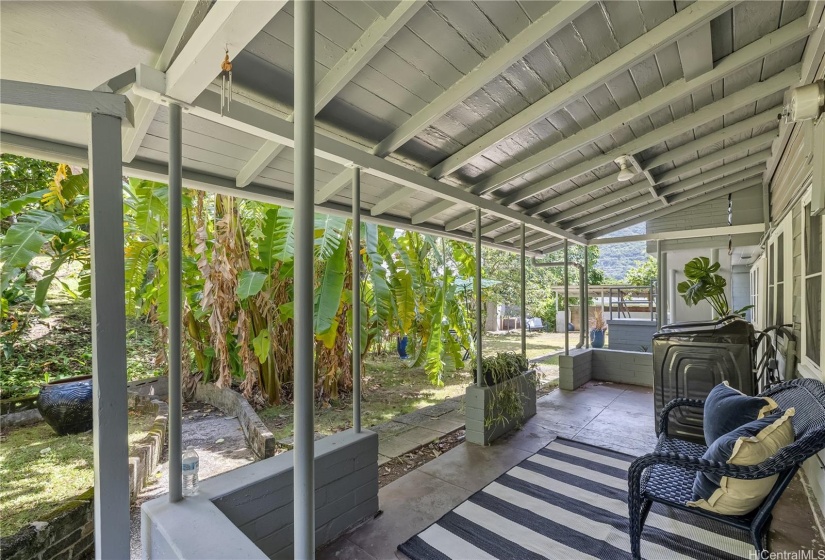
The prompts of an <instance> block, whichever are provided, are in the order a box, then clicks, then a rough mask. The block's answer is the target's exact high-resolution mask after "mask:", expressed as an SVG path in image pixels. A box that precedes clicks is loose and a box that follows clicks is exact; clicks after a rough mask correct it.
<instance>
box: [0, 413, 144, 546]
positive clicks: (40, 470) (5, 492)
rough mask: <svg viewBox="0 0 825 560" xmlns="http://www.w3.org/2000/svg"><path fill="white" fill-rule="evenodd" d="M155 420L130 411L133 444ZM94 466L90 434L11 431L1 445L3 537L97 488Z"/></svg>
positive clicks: (41, 428) (40, 428)
mask: <svg viewBox="0 0 825 560" xmlns="http://www.w3.org/2000/svg"><path fill="white" fill-rule="evenodd" d="M154 421H155V416H154V415H153V414H137V413H133V412H130V413H129V444H130V445H131V444H132V443H134V442H136V441H138V440H140V439H142V438H143V437H145V436H146V434H147V433H148V432H149V430H150V429H151V428H152V425H153V423H154ZM93 465H94V456H93V451H92V433H91V432H87V433H83V434H73V435H67V436H58V435H57V434H55V433H54V431H53V430H52V429H51V428H50V427H49V426H48V425H46V424H45V423H40V424H36V425H34V426H28V427H22V428H16V429H13V430H11V431H9V432H8V433H7V434H6V435H5V437H4V438H3V439H2V442H0V519H2V524H0V535H2V536H3V537H6V536H9V535H13V534H14V533H16V532H17V531H18V530H20V529H21V528H22V527H23V526H25V525H27V524H28V523H31V522H32V521H38V520H41V519H42V518H43V517H44V516H45V515H47V514H48V513H49V512H50V511H52V510H53V509H55V508H56V507H58V506H59V505H60V504H61V503H62V502H63V501H64V500H67V499H70V498H73V497H75V496H77V495H79V494H81V493H83V492H85V491H86V490H88V489H89V488H90V487H92V486H94V470H93ZM124 468H125V467H124Z"/></svg>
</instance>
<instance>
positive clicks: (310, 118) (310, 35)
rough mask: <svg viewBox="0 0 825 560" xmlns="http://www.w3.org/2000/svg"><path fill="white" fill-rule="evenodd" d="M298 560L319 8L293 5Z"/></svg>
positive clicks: (308, 519) (310, 514) (304, 477)
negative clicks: (316, 44) (316, 42)
mask: <svg viewBox="0 0 825 560" xmlns="http://www.w3.org/2000/svg"><path fill="white" fill-rule="evenodd" d="M294 12H295V16H294V17H295V23H294V24H295V48H294V56H295V62H294V68H295V94H294V99H295V111H294V115H295V152H294V160H295V273H294V282H295V288H294V290H295V319H294V323H295V327H294V333H295V334H294V336H295V341H294V345H295V350H294V373H293V375H294V376H295V389H294V390H295V397H294V398H295V404H294V407H295V448H294V473H295V474H294V484H295V488H294V495H293V517H294V540H293V542H294V545H295V546H294V557H295V558H297V559H299V560H310V559H312V558H315V441H314V432H315V417H314V406H313V398H314V395H313V394H314V390H313V389H314V380H315V352H314V350H315V340H314V339H315V336H314V332H313V301H314V293H313V283H314V281H315V277H314V276H315V274H314V270H313V268H314V267H313V244H314V228H315V224H314V221H315V220H314V217H315V216H314V214H315V209H314V206H315V200H314V199H315V161H314V159H315V155H314V152H315V136H314V135H315V122H314V121H315V107H314V101H313V100H314V99H315V2H313V1H310V0H298V1H297V2H295V7H294Z"/></svg>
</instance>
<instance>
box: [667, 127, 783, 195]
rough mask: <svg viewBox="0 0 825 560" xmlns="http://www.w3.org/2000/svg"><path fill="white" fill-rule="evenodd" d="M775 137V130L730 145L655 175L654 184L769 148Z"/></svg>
mask: <svg viewBox="0 0 825 560" xmlns="http://www.w3.org/2000/svg"><path fill="white" fill-rule="evenodd" d="M777 136H779V132H778V131H777V130H771V131H769V132H764V133H762V134H759V135H758V136H754V137H753V138H748V139H747V140H743V141H741V142H737V143H736V144H731V145H730V146H728V147H727V148H723V149H721V150H717V151H715V152H712V153H710V154H708V155H706V156H704V157H700V158H699V159H695V160H693V161H689V162H687V163H685V164H682V165H680V166H679V167H675V168H673V169H671V170H669V171H665V172H664V173H661V174H659V175H656V184H659V183H665V182H667V181H672V180H673V179H678V178H679V177H681V176H683V175H685V174H686V173H690V172H691V171H695V170H697V169H701V168H703V167H707V166H708V165H710V164H713V163H716V162H717V161H722V160H723V159H727V158H729V157H731V156H736V155H739V154H741V153H744V152H747V151H750V150H754V149H756V148H761V147H763V146H769V145H770V144H771V143H773V141H774V140H776V138H777Z"/></svg>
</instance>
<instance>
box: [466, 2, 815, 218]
mask: <svg viewBox="0 0 825 560" xmlns="http://www.w3.org/2000/svg"><path fill="white" fill-rule="evenodd" d="M809 33H810V29H809V28H808V26H807V22H806V21H805V20H804V18H799V19H797V20H795V21H793V22H792V23H790V24H788V25H786V26H784V27H781V28H780V29H778V30H777V31H774V32H772V33H769V34H767V35H765V36H763V37H762V38H760V39H758V40H756V41H754V42H753V43H750V44H749V45H747V46H745V47H743V48H741V49H739V50H738V51H735V52H733V53H732V54H730V55H728V56H727V57H725V58H724V59H722V60H721V61H719V63H718V64H717V65H716V67H715V68H714V69H713V70H711V71H710V72H706V73H704V74H702V75H701V76H699V77H697V78H695V79H693V80H690V81H685V80H684V79H680V80H677V81H675V82H673V83H671V84H669V85H667V86H665V87H664V88H662V89H660V90H658V91H657V92H655V93H653V94H652V95H649V96H647V97H645V98H644V99H641V100H640V101H638V102H636V103H633V104H632V105H629V106H627V107H625V108H623V109H620V110H619V111H617V112H615V113H613V114H612V115H610V116H608V117H607V118H605V119H602V120H601V121H599V122H598V123H596V124H594V125H592V126H590V127H588V128H586V129H584V130H582V131H580V132H578V133H576V134H574V135H572V136H569V137H567V138H565V139H564V140H561V141H559V142H556V143H555V144H553V145H551V146H549V147H547V148H545V149H543V150H539V151H538V152H536V153H534V154H532V155H530V156H529V157H527V158H525V159H523V160H521V161H520V162H518V163H516V164H514V165H511V166H510V167H507V168H505V169H502V170H500V171H498V172H496V173H494V174H492V175H491V176H489V177H487V178H486V179H484V180H482V181H479V182H478V183H476V184H475V185H473V186H472V187H471V189H470V192H472V193H474V194H484V193H488V192H491V191H494V190H496V189H498V188H499V187H500V186H502V185H504V184H506V183H508V182H509V181H511V180H513V179H514V178H516V177H519V176H521V175H523V174H525V173H527V172H529V171H532V170H534V169H536V168H537V167H540V166H542V165H544V164H546V163H547V162H548V161H553V160H554V159H556V158H559V157H562V156H565V155H567V154H569V153H571V152H572V151H574V150H577V149H579V148H581V147H583V146H585V145H587V144H589V143H591V142H594V141H596V140H598V139H599V138H601V137H603V136H605V135H606V134H609V133H611V132H613V131H614V130H615V129H617V128H620V127H622V126H624V125H625V124H627V123H628V122H630V121H633V120H635V119H638V118H640V117H643V116H647V115H650V114H651V113H653V112H655V111H658V110H660V109H662V108H664V107H667V106H669V105H670V104H672V103H674V102H676V101H678V100H679V99H682V98H684V97H686V96H688V95H691V94H692V93H694V92H696V91H697V90H700V89H702V88H704V87H707V86H708V85H710V84H712V83H714V82H716V81H717V80H719V79H721V78H724V77H726V76H728V75H730V74H732V73H734V72H736V71H738V70H740V69H741V68H743V67H745V66H747V65H748V64H751V63H753V62H756V61H758V60H761V59H762V58H764V57H765V56H767V55H769V54H771V53H772V52H775V51H776V50H779V49H781V48H783V47H785V46H787V45H789V44H792V43H794V42H795V41H798V40H799V39H802V38H804V37H805V36H807V35H808V34H809ZM780 76H781V77H780ZM774 79H776V81H773V80H774ZM798 80H799V65H795V66H794V67H793V68H790V69H787V70H785V71H784V72H781V73H780V74H778V75H777V76H774V77H773V78H770V79H769V80H766V81H765V82H762V84H775V83H777V82H783V83H784V85H783V86H782V87H781V88H777V89H775V90H774V91H771V92H768V93H766V94H765V95H768V94H770V93H774V92H775V91H777V90H778V89H785V88H787V87H788V86H789V85H791V84H792V83H795V82H797V81H798ZM762 84H757V85H756V86H752V87H757V86H759V85H762ZM748 89H750V88H748ZM737 93H740V92H737ZM734 95H736V94H734ZM730 97H733V95H732V96H730ZM726 99H727V98H726ZM726 99H723V100H722V101H725V100H726ZM728 110H729V111H730V110H732V108H730V107H729V108H728ZM680 120H681V119H680ZM654 132H655V131H654ZM625 148H626V147H625V146H620V147H619V148H617V151H624V153H628V152H631V150H626V149H625ZM611 153H612V152H611ZM620 155H621V154H620ZM595 159H599V158H594V160H595ZM605 163H607V162H603V163H602V165H604V164H605ZM557 175H561V174H557ZM574 176H575V175H574ZM569 178H571V177H568V179H569ZM552 186H553V185H548V182H547V180H542V181H539V182H537V183H534V184H532V185H528V186H526V187H522V188H519V189H516V190H515V191H513V192H511V193H509V194H508V195H507V196H505V197H504V198H503V199H502V204H505V205H511V204H515V203H518V202H520V201H522V200H524V199H526V198H529V197H531V196H534V195H536V194H538V193H540V192H542V191H544V190H547V189H548V188H551V187H552ZM465 218H466V217H465ZM465 223H467V222H465ZM462 225H463V224H462Z"/></svg>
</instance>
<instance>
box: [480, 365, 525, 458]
mask: <svg viewBox="0 0 825 560" xmlns="http://www.w3.org/2000/svg"><path fill="white" fill-rule="evenodd" d="M505 386H514V387H515V389H516V392H517V393H518V394H519V395H521V404H522V407H523V408H524V413H523V414H522V415H521V416H519V417H514V418H507V419H506V420H505V421H504V422H495V423H493V424H492V425H488V423H487V421H486V420H487V418H490V417H497V416H498V415H499V414H500V412H501V411H500V410H499V409H498V406H497V405H496V403H495V394H496V393H497V392H498V391H500V390H501V389H502V388H504V387H505ZM464 402H465V408H466V412H465V415H466V418H467V423H466V436H465V437H466V440H467V441H468V442H470V443H475V444H478V445H487V444H489V443H491V442H492V441H494V440H496V439H497V438H499V437H501V436H502V435H504V434H506V433H507V432H509V431H510V430H512V429H513V428H516V427H518V426H520V425H521V424H523V423H524V421H525V420H527V419H528V418H530V417H532V416H535V415H536V370H534V369H531V370H528V371H526V372H524V373H522V374H521V375H519V376H518V377H514V378H513V379H508V380H507V381H504V382H502V383H499V384H498V385H493V386H489V387H478V386H476V385H471V386H469V387H467V393H466V395H465V399H464Z"/></svg>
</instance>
